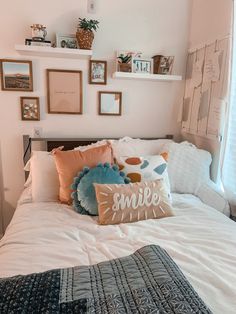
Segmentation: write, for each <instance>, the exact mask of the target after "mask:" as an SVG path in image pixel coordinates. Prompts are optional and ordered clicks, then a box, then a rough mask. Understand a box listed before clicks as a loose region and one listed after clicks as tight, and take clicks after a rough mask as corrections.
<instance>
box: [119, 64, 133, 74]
mask: <svg viewBox="0 0 236 314" xmlns="http://www.w3.org/2000/svg"><path fill="white" fill-rule="evenodd" d="M119 71H120V72H131V64H130V63H119Z"/></svg>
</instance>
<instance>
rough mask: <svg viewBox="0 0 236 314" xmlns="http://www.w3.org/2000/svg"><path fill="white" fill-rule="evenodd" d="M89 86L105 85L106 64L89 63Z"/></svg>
mask: <svg viewBox="0 0 236 314" xmlns="http://www.w3.org/2000/svg"><path fill="white" fill-rule="evenodd" d="M89 84H100V85H106V84H107V62H106V61H100V60H90V61H89Z"/></svg>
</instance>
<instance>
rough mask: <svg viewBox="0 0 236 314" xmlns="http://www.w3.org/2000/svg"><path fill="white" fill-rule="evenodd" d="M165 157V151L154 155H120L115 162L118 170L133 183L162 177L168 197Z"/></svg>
mask: <svg viewBox="0 0 236 314" xmlns="http://www.w3.org/2000/svg"><path fill="white" fill-rule="evenodd" d="M167 158H168V154H167V153H163V154H161V155H156V156H143V157H142V156H140V157H120V158H119V159H118V160H117V163H118V164H119V167H120V170H122V171H123V172H124V173H125V174H126V176H127V177H128V178H130V180H131V182H133V183H134V182H142V181H153V180H157V179H164V182H165V184H166V188H167V190H168V193H169V197H170V182H169V177H168V172H167V161H166V160H167Z"/></svg>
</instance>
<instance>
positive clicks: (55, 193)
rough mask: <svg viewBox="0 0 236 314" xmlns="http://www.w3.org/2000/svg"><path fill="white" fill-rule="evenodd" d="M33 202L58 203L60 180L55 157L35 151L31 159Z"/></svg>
mask: <svg viewBox="0 0 236 314" xmlns="http://www.w3.org/2000/svg"><path fill="white" fill-rule="evenodd" d="M30 173H31V176H32V201H33V202H57V201H58V199H59V178H58V173H57V169H56V165H55V162H54V158H53V156H52V155H51V154H50V153H49V152H45V151H33V153H32V157H31V159H30Z"/></svg>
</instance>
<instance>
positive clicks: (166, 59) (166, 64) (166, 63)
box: [158, 56, 175, 75]
mask: <svg viewBox="0 0 236 314" xmlns="http://www.w3.org/2000/svg"><path fill="white" fill-rule="evenodd" d="M174 60H175V57H174V56H162V57H161V58H160V63H159V67H158V74H164V75H170V74H171V73H172V69H173V65H174Z"/></svg>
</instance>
